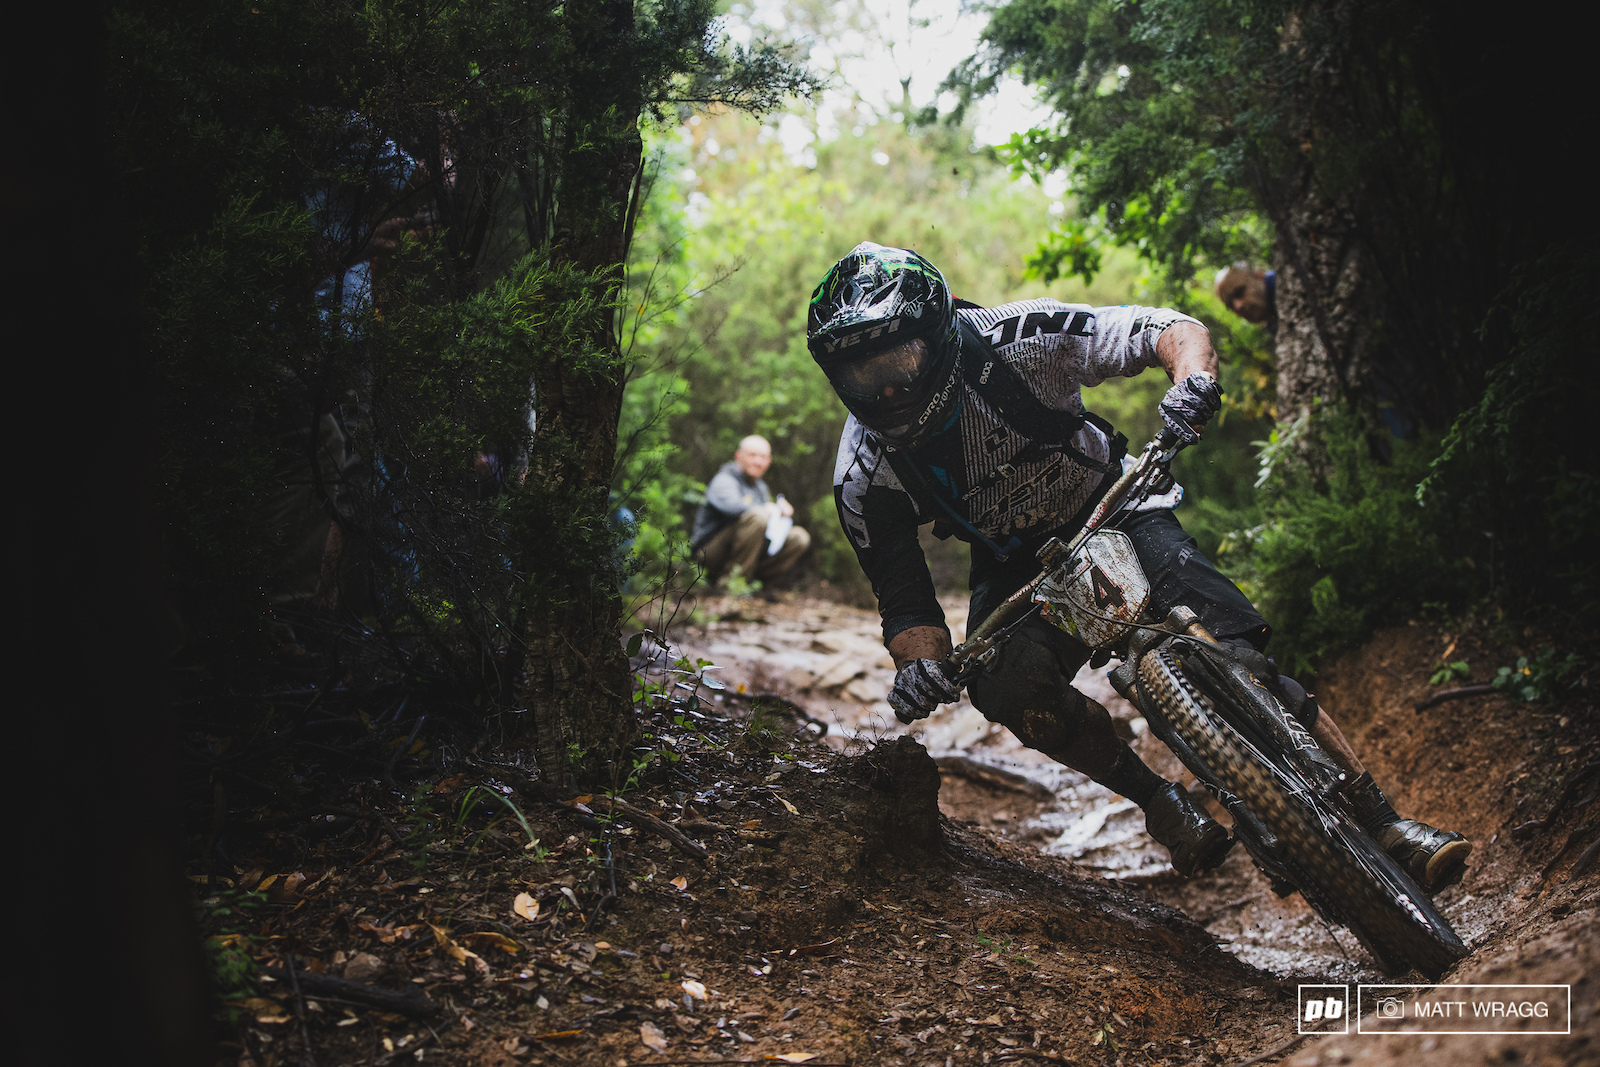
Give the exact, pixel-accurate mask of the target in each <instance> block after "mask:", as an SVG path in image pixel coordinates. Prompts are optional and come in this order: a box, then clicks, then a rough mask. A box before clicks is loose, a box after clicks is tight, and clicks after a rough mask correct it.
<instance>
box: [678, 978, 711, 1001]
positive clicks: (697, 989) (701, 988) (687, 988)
mask: <svg viewBox="0 0 1600 1067" xmlns="http://www.w3.org/2000/svg"><path fill="white" fill-rule="evenodd" d="M683 991H684V992H685V993H687V994H689V995H690V996H691V997H693V998H694V999H696V1000H704V999H706V987H705V983H703V982H696V981H695V980H694V979H692V978H687V979H684V982H683Z"/></svg>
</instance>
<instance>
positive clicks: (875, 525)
mask: <svg viewBox="0 0 1600 1067" xmlns="http://www.w3.org/2000/svg"><path fill="white" fill-rule="evenodd" d="M957 314H958V315H961V316H962V317H963V318H965V319H966V321H967V322H968V323H970V324H971V325H972V326H973V327H975V328H976V329H977V330H978V332H979V333H981V334H982V335H983V336H984V337H985V338H986V339H987V340H988V341H989V344H990V345H991V346H992V347H993V348H994V351H995V353H996V354H997V355H998V356H999V357H1000V358H1001V359H1004V360H1005V361H1006V362H1007V364H1008V365H1009V366H1010V367H1011V369H1012V370H1013V372H1015V374H1016V375H1017V376H1018V377H1019V378H1020V380H1021V382H1022V383H1023V385H1025V386H1026V387H1027V388H1028V390H1029V391H1030V392H1032V393H1033V395H1034V396H1035V397H1036V398H1037V399H1038V400H1039V402H1040V403H1041V404H1042V405H1043V406H1044V407H1045V408H1046V409H1048V410H1051V411H1059V412H1061V413H1062V417H1063V419H1064V420H1066V421H1067V422H1068V423H1069V424H1071V423H1076V422H1079V421H1080V420H1081V417H1082V415H1083V411H1084V407H1083V396H1082V393H1081V390H1082V388H1083V387H1084V386H1086V385H1087V386H1094V385H1098V384H1100V383H1101V382H1103V381H1105V380H1106V379H1108V378H1114V377H1128V376H1131V375H1134V374H1138V373H1139V372H1140V371H1143V370H1146V369H1149V368H1151V367H1158V366H1160V361H1159V360H1158V359H1157V358H1156V341H1157V339H1158V338H1159V337H1160V336H1161V334H1162V333H1163V332H1164V331H1165V330H1166V329H1167V327H1169V326H1171V325H1172V324H1173V323H1175V322H1195V321H1196V320H1194V319H1192V318H1190V317H1189V316H1187V315H1183V314H1180V313H1179V312H1176V311H1172V310H1170V309H1167V308H1147V307H1138V306H1135V305H1127V304H1125V305H1122V306H1120V307H1102V308H1091V307H1089V306H1087V305H1084V304H1063V303H1062V302H1060V301H1059V300H1051V299H1043V300H1024V301H1019V302H1017V303H1014V304H1002V305H1001V306H999V307H994V308H963V309H961V310H959V311H958V312H957ZM1196 324H1197V325H1198V323H1196ZM961 390H962V396H961V402H960V405H959V407H958V409H957V413H956V416H955V418H954V419H953V420H952V422H951V425H950V426H949V427H948V428H947V429H945V430H944V431H943V432H942V433H940V434H938V435H937V436H936V437H935V438H934V439H933V440H932V441H930V442H928V444H927V445H926V446H920V445H919V447H918V448H917V451H916V463H915V467H916V470H917V471H918V472H919V477H921V478H922V479H923V480H924V483H925V484H924V485H922V486H914V487H913V491H908V490H907V487H906V486H905V485H903V484H902V483H901V480H900V478H899V476H898V475H897V474H896V472H895V469H894V465H893V464H892V463H891V462H890V459H889V455H888V448H889V446H887V445H886V444H885V442H884V441H883V439H882V438H880V437H878V436H877V435H876V434H874V433H873V432H872V431H871V430H868V429H867V428H866V427H864V426H862V425H861V423H859V422H858V421H856V419H855V417H854V416H852V417H851V418H850V419H849V421H848V422H846V423H845V427H844V435H843V437H842V438H841V439H840V441H839V456H838V460H837V462H836V464H835V466H834V475H833V483H834V500H835V503H836V504H837V506H838V510H839V521H840V523H841V524H842V525H843V526H844V530H845V533H846V535H847V536H848V537H849V538H850V543H851V546H852V547H853V548H854V549H855V551H856V557H857V558H858V559H859V560H860V561H861V568H862V570H864V571H865V572H866V575H867V577H868V579H869V580H870V581H871V582H872V588H873V591H874V592H875V593H876V594H877V597H878V608H879V611H880V612H881V613H882V615H883V636H884V640H885V641H887V640H889V639H890V638H891V637H893V636H894V635H895V634H897V633H899V632H900V631H902V630H905V629H908V628H909V627H912V626H943V625H944V613H943V611H942V610H941V609H940V608H939V604H938V600H937V599H936V598H935V596H934V590H933V581H932V579H931V578H930V577H929V575H928V567H927V563H926V562H925V561H924V559H923V556H922V548H921V546H920V545H919V544H918V543H917V527H918V526H920V525H922V524H924V523H929V522H936V521H941V520H943V521H945V522H947V523H950V522H951V519H952V516H951V515H950V514H949V513H948V512H947V511H946V510H945V508H944V507H942V506H940V504H939V502H938V501H939V500H943V501H944V502H945V504H947V505H949V507H950V508H952V509H953V510H954V511H955V512H956V517H957V519H958V520H964V521H965V523H968V524H970V525H971V526H972V527H973V528H974V529H975V530H976V531H977V532H978V533H981V534H982V535H983V537H985V538H988V539H989V540H991V541H993V542H995V543H997V544H1003V543H1005V542H1006V541H1008V540H1009V539H1010V538H1012V537H1017V538H1020V539H1022V540H1024V541H1029V540H1032V539H1034V538H1037V537H1042V536H1043V535H1045V534H1047V533H1054V532H1058V531H1060V530H1061V528H1062V527H1063V526H1064V525H1066V524H1067V523H1069V522H1070V521H1071V520H1072V519H1073V518H1074V517H1075V516H1077V515H1078V514H1079V512H1081V511H1083V510H1084V509H1085V507H1086V506H1087V505H1088V504H1089V503H1090V501H1091V500H1092V499H1093V498H1094V497H1095V495H1096V493H1097V492H1098V491H1099V489H1100V487H1101V485H1102V484H1103V483H1104V482H1105V480H1106V476H1107V474H1108V473H1109V472H1111V471H1112V470H1113V469H1114V468H1115V467H1117V466H1118V464H1117V462H1116V458H1115V456H1114V454H1113V445H1112V441H1111V438H1110V437H1109V436H1108V435H1107V434H1106V433H1105V432H1104V431H1103V430H1102V429H1100V428H1099V427H1097V426H1096V425H1094V423H1092V422H1083V423H1082V425H1081V428H1080V429H1079V430H1078V431H1077V433H1076V434H1075V435H1073V436H1072V437H1070V438H1069V439H1068V440H1067V441H1066V443H1065V444H1066V447H1062V448H1052V449H1044V450H1041V449H1039V448H1038V447H1033V448H1029V445H1030V444H1031V442H1030V441H1029V440H1028V439H1027V438H1026V437H1025V436H1023V435H1022V434H1021V433H1019V432H1018V431H1017V430H1015V429H1014V428H1012V427H1011V426H1010V425H1009V424H1008V423H1007V422H1006V421H1005V420H1004V419H1003V418H1002V417H1001V415H1000V413H999V411H998V410H996V408H995V407H994V406H993V405H991V404H990V403H989V402H988V401H986V400H985V399H984V397H983V395H982V394H981V393H980V392H979V390H978V389H977V388H975V387H974V386H973V384H972V383H971V382H967V381H963V383H962V385H961ZM1025 449H1026V450H1027V451H1024V450H1025ZM929 489H931V490H932V491H934V492H937V493H938V499H937V500H936V499H933V498H932V497H931V496H930V493H929V491H928V490H929ZM1180 494H1181V490H1176V489H1175V490H1174V492H1173V493H1171V494H1168V495H1167V496H1165V497H1163V498H1161V499H1159V500H1150V501H1147V502H1146V503H1145V505H1144V506H1145V507H1146V508H1153V507H1171V506H1173V505H1174V504H1176V503H1177V499H1178V497H1179V495H1180ZM952 525H954V526H955V527H956V531H955V532H956V535H957V536H959V537H961V538H962V539H963V540H968V541H972V540H975V539H976V538H975V537H974V536H973V534H972V533H971V532H970V531H964V530H962V529H961V528H960V522H959V521H957V522H955V523H953V524H952ZM976 551H987V549H984V548H978V549H976Z"/></svg>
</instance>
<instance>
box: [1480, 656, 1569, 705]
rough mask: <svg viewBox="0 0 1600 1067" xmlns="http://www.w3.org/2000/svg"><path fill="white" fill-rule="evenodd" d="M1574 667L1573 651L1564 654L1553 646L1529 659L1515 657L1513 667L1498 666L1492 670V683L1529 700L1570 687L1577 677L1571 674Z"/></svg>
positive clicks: (1550, 694)
mask: <svg viewBox="0 0 1600 1067" xmlns="http://www.w3.org/2000/svg"><path fill="white" fill-rule="evenodd" d="M1577 669H1578V656H1577V653H1574V652H1568V653H1567V654H1566V656H1565V657H1563V656H1560V655H1559V654H1557V652H1556V650H1555V649H1553V648H1544V649H1541V650H1540V651H1539V654H1538V655H1536V656H1534V657H1533V658H1532V659H1529V658H1528V657H1527V656H1518V657H1517V665H1516V666H1515V667H1501V668H1500V669H1499V670H1498V671H1496V672H1495V677H1494V681H1493V682H1492V683H1490V684H1492V685H1493V686H1494V687H1495V688H1496V689H1499V690H1501V691H1502V692H1505V693H1510V694H1512V695H1514V696H1517V697H1520V698H1521V699H1523V700H1525V701H1527V702H1529V703H1533V702H1535V701H1539V700H1548V699H1549V698H1551V697H1553V696H1555V695H1557V694H1558V693H1561V692H1563V691H1564V690H1567V689H1571V688H1572V687H1573V686H1574V685H1576V684H1577V682H1578V679H1577V678H1574V677H1573V674H1574V672H1576V671H1577Z"/></svg>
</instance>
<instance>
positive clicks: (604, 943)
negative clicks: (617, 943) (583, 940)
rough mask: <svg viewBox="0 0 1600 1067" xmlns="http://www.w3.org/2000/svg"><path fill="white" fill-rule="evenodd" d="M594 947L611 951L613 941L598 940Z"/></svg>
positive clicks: (603, 950) (602, 950)
mask: <svg viewBox="0 0 1600 1067" xmlns="http://www.w3.org/2000/svg"><path fill="white" fill-rule="evenodd" d="M594 947H595V948H597V949H599V950H600V951H601V952H610V951H611V942H609V941H596V942H595V943H594Z"/></svg>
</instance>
